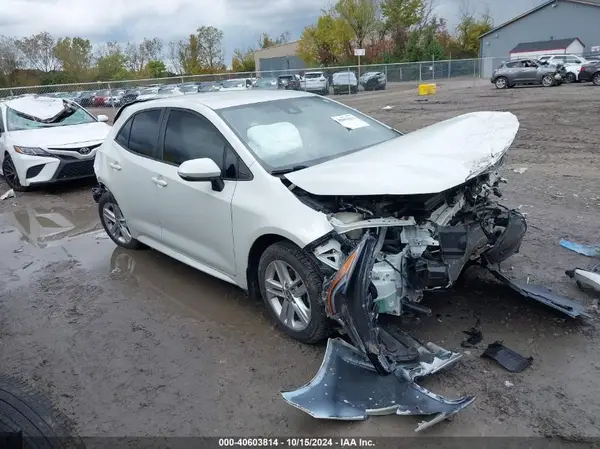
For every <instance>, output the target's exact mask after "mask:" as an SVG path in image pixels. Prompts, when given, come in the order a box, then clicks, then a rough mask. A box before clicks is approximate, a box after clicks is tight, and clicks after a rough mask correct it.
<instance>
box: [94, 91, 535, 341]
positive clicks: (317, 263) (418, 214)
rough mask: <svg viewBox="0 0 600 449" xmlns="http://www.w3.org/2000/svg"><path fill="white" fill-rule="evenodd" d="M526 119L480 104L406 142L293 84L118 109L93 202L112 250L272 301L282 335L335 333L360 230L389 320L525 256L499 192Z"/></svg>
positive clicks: (517, 218)
mask: <svg viewBox="0 0 600 449" xmlns="http://www.w3.org/2000/svg"><path fill="white" fill-rule="evenodd" d="M518 128H519V122H518V120H517V118H516V117H515V116H514V115H513V114H511V113H510V112H476V113H471V114H466V115H463V116H460V117H457V118H455V119H450V120H446V121H444V122H440V123H436V124H434V125H431V126H430V127H428V128H425V129H423V130H420V131H415V132H411V133H409V134H405V135H403V134H402V133H400V132H398V131H395V130H394V129H392V128H390V127H389V126H387V125H384V124H382V123H380V122H378V121H377V120H375V119H373V118H371V117H369V116H367V115H365V114H362V113H360V112H358V111H356V110H354V109H352V108H349V107H347V106H345V105H343V104H341V103H339V102H336V101H333V100H331V99H326V98H323V97H321V96H319V95H315V94H310V93H306V92H293V91H284V90H278V91H258V90H254V89H252V90H248V91H244V92H238V93H237V95H223V94H221V93H214V94H211V93H208V94H203V95H189V96H181V97H170V98H162V99H157V100H153V101H152V102H150V103H136V104H132V105H129V106H126V107H124V108H121V109H120V111H119V113H118V114H117V116H116V117H115V123H114V126H113V127H112V130H111V131H110V134H109V136H108V137H107V138H106V140H105V141H104V143H103V144H102V145H101V146H100V149H99V150H98V154H97V156H96V161H95V163H94V169H95V173H96V175H97V179H98V182H99V185H98V187H96V188H94V190H93V196H94V200H95V201H97V202H98V212H99V216H100V220H101V222H102V225H103V227H104V229H105V230H106V232H107V233H108V235H109V237H110V238H111V239H112V241H113V242H114V243H115V244H116V245H118V246H121V247H123V248H128V249H137V248H141V247H142V246H143V245H148V246H150V247H152V248H155V249H156V250H158V251H161V252H164V253H165V254H168V255H169V256H171V257H173V258H175V259H177V260H179V261H182V262H183V263H186V264H188V265H190V266H192V267H194V268H196V269H199V270H201V271H205V272H206V273H209V274H210V275H212V276H215V277H217V278H219V279H221V280H225V281H227V282H230V283H232V284H234V285H238V286H239V287H241V288H242V289H246V290H249V291H250V293H251V295H255V294H256V295H257V296H262V298H263V300H264V302H265V304H266V307H267V309H268V311H269V313H270V315H271V316H272V317H273V319H274V320H275V321H276V322H277V324H278V326H279V327H280V329H282V330H283V331H285V332H286V333H288V334H289V335H290V336H292V337H293V338H296V339H298V340H300V341H303V342H307V343H314V342H317V341H319V340H321V339H323V338H326V337H327V335H328V330H329V326H330V321H329V317H328V315H327V313H328V312H327V311H326V310H328V309H327V307H328V306H327V303H324V302H323V301H324V300H323V298H324V293H326V292H327V291H329V292H331V290H329V288H330V287H329V286H330V285H332V288H335V285H336V282H337V281H338V278H335V279H334V276H335V275H336V273H338V277H339V276H342V277H344V275H345V273H346V268H348V269H349V270H350V271H351V268H350V267H352V265H350V264H349V263H345V261H350V262H352V260H353V258H352V252H353V251H354V248H357V247H360V246H361V243H360V242H362V241H363V239H364V238H365V237H369V238H370V240H369V245H371V244H372V243H373V242H372V240H373V238H374V239H375V241H379V246H377V245H374V246H369V248H378V250H377V251H379V250H381V251H382V254H381V256H382V257H381V258H380V257H379V254H376V253H374V254H373V255H372V257H371V256H370V258H369V260H370V261H371V266H370V268H368V271H366V272H365V273H364V274H366V276H367V279H368V284H370V285H371V287H372V289H371V287H369V290H368V291H369V293H371V292H373V296H374V297H376V298H380V299H381V300H384V301H385V303H383V304H381V307H383V308H384V309H383V310H386V312H383V313H391V314H394V315H400V314H401V313H402V312H401V311H402V307H407V309H406V310H408V306H403V304H405V303H409V302H411V301H413V300H412V299H410V298H417V299H415V301H417V302H418V301H419V299H420V297H421V295H422V294H423V292H424V291H425V290H428V289H437V288H445V287H448V286H449V285H452V284H453V283H454V281H455V280H456V279H457V278H458V276H459V275H460V274H461V273H462V271H463V267H464V266H465V264H467V263H469V261H470V260H471V259H473V258H479V257H480V256H481V255H482V254H485V255H486V258H487V259H486V260H489V261H490V263H495V262H499V261H500V260H504V259H505V258H506V257H509V256H510V255H512V254H514V252H515V251H516V250H518V248H519V245H520V240H521V239H522V236H523V234H524V229H525V228H526V226H525V224H524V221H523V220H524V219H523V217H522V215H521V214H520V213H518V212H517V211H511V210H509V209H507V208H503V207H502V206H499V205H498V204H497V203H496V202H495V200H494V199H493V197H492V196H491V195H492V194H493V193H492V191H493V190H496V188H497V186H498V185H499V182H500V181H501V178H500V177H499V174H498V166H499V165H500V164H501V163H502V161H504V159H505V158H504V156H505V154H506V151H507V150H508V148H509V147H510V145H511V143H512V141H513V140H514V138H515V136H516V133H517V131H518ZM441 144H443V145H444V147H443V151H441V150H440V145H441ZM475 166H476V167H477V169H476V170H474V169H473V167H475ZM441 167H443V168H444V169H443V170H441ZM491 186H493V188H490V187H491ZM182 217H185V219H182ZM396 217H397V218H396ZM509 228H510V230H511V231H510V233H509V234H510V236H507V235H506V234H507V233H503V232H501V231H502V229H509ZM371 232H372V233H371ZM376 235H378V236H379V240H378V239H377V237H376ZM456 242H463V243H464V244H460V245H458V246H459V249H458V250H457V247H456ZM496 244H497V245H500V246H501V248H500V247H497V246H495V245H496ZM357 245H358V246H357ZM446 245H448V246H447V247H446ZM450 258H451V260H452V263H448V260H450ZM338 270H340V271H338ZM340 273H341V274H340ZM371 274H372V276H371ZM331 279H334V281H333V284H330V283H327V282H329V281H327V280H331ZM371 282H372V283H371ZM361 291H362V290H361ZM375 292H377V295H375ZM376 307H377V306H376ZM415 307H418V304H417V305H415ZM356 308H357V309H359V308H360V306H359V305H358V304H357V305H356ZM372 310H373V309H369V310H368V311H367V312H365V313H369V314H371V313H372ZM380 310H382V309H380ZM350 312H351V311H350ZM340 313H345V312H340Z"/></svg>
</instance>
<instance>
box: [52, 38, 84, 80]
mask: <svg viewBox="0 0 600 449" xmlns="http://www.w3.org/2000/svg"><path fill="white" fill-rule="evenodd" d="M54 56H55V57H56V59H57V60H58V62H59V63H60V65H61V67H62V70H63V72H65V74H66V75H67V76H68V78H69V79H72V80H73V81H83V80H84V79H85V78H86V77H87V76H88V72H89V69H90V66H91V64H92V44H91V42H90V41H89V40H88V39H83V38H81V37H63V38H59V39H58V40H57V41H56V45H55V46H54Z"/></svg>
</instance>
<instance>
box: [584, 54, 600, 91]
mask: <svg viewBox="0 0 600 449" xmlns="http://www.w3.org/2000/svg"><path fill="white" fill-rule="evenodd" d="M579 81H581V82H584V83H587V82H590V81H591V82H592V83H594V84H595V85H596V86H600V60H599V61H590V62H587V63H585V64H583V65H582V66H581V69H580V71H579Z"/></svg>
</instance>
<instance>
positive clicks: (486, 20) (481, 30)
mask: <svg viewBox="0 0 600 449" xmlns="http://www.w3.org/2000/svg"><path fill="white" fill-rule="evenodd" d="M493 27H494V22H493V20H492V18H491V16H490V15H489V14H488V13H484V14H483V15H481V16H480V17H479V18H478V17H476V16H475V14H474V13H473V12H472V11H471V10H469V9H468V8H466V7H465V8H463V11H462V13H461V19H460V23H459V24H458V26H457V27H456V34H457V41H458V45H459V48H460V49H461V51H462V52H464V53H465V55H466V56H470V57H473V58H476V57H478V56H479V44H480V40H479V36H481V35H482V34H485V33H487V32H488V31H490V30H491V29H492V28H493Z"/></svg>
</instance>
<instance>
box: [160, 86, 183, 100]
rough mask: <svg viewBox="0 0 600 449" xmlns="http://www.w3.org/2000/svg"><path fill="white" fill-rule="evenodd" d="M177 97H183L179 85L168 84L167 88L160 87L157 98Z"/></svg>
mask: <svg viewBox="0 0 600 449" xmlns="http://www.w3.org/2000/svg"><path fill="white" fill-rule="evenodd" d="M175 95H183V93H182V92H181V91H180V90H179V87H178V86H177V84H167V85H166V86H162V87H159V88H158V92H157V93H156V96H157V97H169V96H175Z"/></svg>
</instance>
